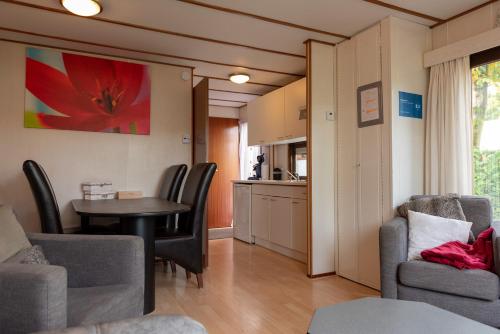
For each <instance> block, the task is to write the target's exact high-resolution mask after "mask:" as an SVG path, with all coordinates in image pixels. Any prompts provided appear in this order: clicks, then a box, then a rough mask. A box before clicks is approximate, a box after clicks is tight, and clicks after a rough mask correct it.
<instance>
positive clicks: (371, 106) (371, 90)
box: [357, 81, 384, 128]
mask: <svg viewBox="0 0 500 334" xmlns="http://www.w3.org/2000/svg"><path fill="white" fill-rule="evenodd" d="M357 93H358V128H364V127H367V126H372V125H376V124H383V123H384V110H383V105H382V81H377V82H373V83H370V84H368V85H364V86H361V87H358V92H357Z"/></svg>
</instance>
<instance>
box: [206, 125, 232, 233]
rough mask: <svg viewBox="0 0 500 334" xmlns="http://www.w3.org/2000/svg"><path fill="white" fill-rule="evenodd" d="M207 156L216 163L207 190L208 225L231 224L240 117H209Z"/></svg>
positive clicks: (228, 225) (227, 225) (225, 225)
mask: <svg viewBox="0 0 500 334" xmlns="http://www.w3.org/2000/svg"><path fill="white" fill-rule="evenodd" d="M208 137H209V138H210V140H209V141H208V143H209V144H208V160H209V161H212V162H215V163H216V164H217V171H216V172H215V175H214V178H213V181H212V186H211V187H210V190H209V192H208V202H207V207H208V212H207V216H208V219H207V221H208V228H218V227H231V226H232V222H233V184H232V183H231V180H237V179H239V157H238V156H239V153H238V151H239V131H238V120H237V119H233V118H219V117H209V119H208Z"/></svg>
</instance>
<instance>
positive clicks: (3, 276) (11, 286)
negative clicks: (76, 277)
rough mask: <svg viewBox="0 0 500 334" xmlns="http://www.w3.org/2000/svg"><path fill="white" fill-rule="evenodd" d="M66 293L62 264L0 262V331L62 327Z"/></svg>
mask: <svg viewBox="0 0 500 334" xmlns="http://www.w3.org/2000/svg"><path fill="white" fill-rule="evenodd" d="M66 294H67V275H66V269H64V268H62V267H59V266H52V265H50V266H48V265H39V264H17V263H0V332H2V333H31V332H35V331H40V330H54V329H60V328H65V327H66V320H67V315H66V309H67V305H66Z"/></svg>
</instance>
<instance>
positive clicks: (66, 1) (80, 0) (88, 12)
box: [61, 0, 102, 16]
mask: <svg viewBox="0 0 500 334" xmlns="http://www.w3.org/2000/svg"><path fill="white" fill-rule="evenodd" d="M61 4H62V5H63V6H64V8H66V9H67V10H69V11H70V12H72V13H73V14H76V15H80V16H94V15H97V14H99V13H100V12H101V10H102V7H101V5H100V4H99V2H98V1H97V0H61Z"/></svg>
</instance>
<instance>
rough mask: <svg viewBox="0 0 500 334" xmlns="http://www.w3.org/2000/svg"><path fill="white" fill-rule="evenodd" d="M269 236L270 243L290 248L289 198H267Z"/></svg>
mask: <svg viewBox="0 0 500 334" xmlns="http://www.w3.org/2000/svg"><path fill="white" fill-rule="evenodd" d="M269 204H270V205H269V219H270V224H269V228H270V231H269V235H270V240H271V242H273V243H275V244H277V245H280V246H283V247H287V248H290V235H291V233H290V232H291V231H290V230H291V225H292V224H291V222H292V217H291V216H292V212H291V203H290V198H284V197H270V198H269Z"/></svg>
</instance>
